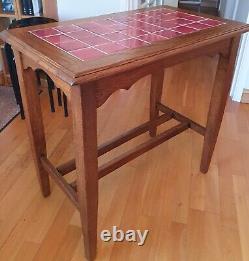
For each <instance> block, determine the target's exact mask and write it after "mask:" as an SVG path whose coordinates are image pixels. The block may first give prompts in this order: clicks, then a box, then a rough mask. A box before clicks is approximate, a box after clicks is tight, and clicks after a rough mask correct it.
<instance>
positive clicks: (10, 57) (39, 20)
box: [4, 17, 68, 119]
mask: <svg viewBox="0 0 249 261" xmlns="http://www.w3.org/2000/svg"><path fill="white" fill-rule="evenodd" d="M53 22H56V20H54V19H51V18H46V17H31V18H25V19H21V20H14V21H13V22H12V23H11V24H10V25H9V28H8V29H13V28H19V27H27V26H32V25H39V24H47V23H53ZM4 50H5V53H6V58H7V64H8V67H9V72H10V78H11V81H12V85H13V89H14V94H15V98H16V102H17V104H18V105H19V107H20V114H21V118H22V119H24V118H25V115H24V110H23V103H22V97H21V92H20V86H19V81H18V76H17V71H16V63H15V58H14V54H13V51H12V48H11V46H10V45H9V44H7V43H6V44H5V46H4ZM42 75H43V76H44V77H45V79H46V81H47V85H48V94H49V101H50V109H51V112H55V106H54V98H53V90H54V89H55V86H54V82H53V81H52V79H51V78H50V77H49V76H48V75H47V74H45V73H44V72H43V71H42V70H37V71H36V76H37V81H38V83H39V85H40V84H41V76H42ZM56 89H57V96H58V105H59V106H62V98H63V105H64V115H65V117H67V116H68V109H67V98H66V96H65V94H63V96H62V95H61V91H60V89H58V88H56Z"/></svg>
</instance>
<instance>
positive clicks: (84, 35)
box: [67, 30, 95, 40]
mask: <svg viewBox="0 0 249 261" xmlns="http://www.w3.org/2000/svg"><path fill="white" fill-rule="evenodd" d="M67 35H69V36H70V37H73V38H75V39H78V40H84V39H85V38H87V37H91V36H92V35H93V33H90V32H88V31H85V30H81V31H78V32H72V33H68V34H67ZM94 35H95V34H94Z"/></svg>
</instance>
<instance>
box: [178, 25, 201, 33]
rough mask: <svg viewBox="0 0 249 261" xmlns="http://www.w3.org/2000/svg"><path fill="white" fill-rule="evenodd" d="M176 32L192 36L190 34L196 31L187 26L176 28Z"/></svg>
mask: <svg viewBox="0 0 249 261" xmlns="http://www.w3.org/2000/svg"><path fill="white" fill-rule="evenodd" d="M174 31H176V32H179V33H182V34H190V33H193V32H196V29H194V28H190V27H187V26H179V27H176V28H174Z"/></svg>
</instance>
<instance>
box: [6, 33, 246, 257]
mask: <svg viewBox="0 0 249 261" xmlns="http://www.w3.org/2000/svg"><path fill="white" fill-rule="evenodd" d="M247 30H248V28H246V29H245V28H243V29H241V30H240V31H236V32H233V33H230V35H229V37H221V38H219V39H218V40H217V39H216V40H215V41H213V40H210V41H203V42H202V43H201V44H196V45H194V46H188V47H187V48H184V49H183V50H182V51H181V52H171V53H170V54H168V55H167V57H163V56H161V57H160V58H158V59H154V60H153V61H150V62H146V63H140V64H139V65H137V66H134V67H132V66H129V67H126V68H125V69H124V70H122V71H116V70H115V69H112V71H110V72H108V73H107V74H106V75H104V76H101V77H97V76H96V77H95V78H94V77H92V78H91V79H88V80H77V81H78V82H77V81H75V83H74V84H73V85H74V86H73V87H72V86H71V85H72V83H71V82H70V81H67V80H65V79H67V78H66V77H65V76H63V77H62V74H59V73H58V72H57V71H55V70H53V69H51V68H52V65H51V63H49V62H47V63H46V62H45V61H44V60H43V61H42V62H41V61H40V60H39V55H38V54H37V55H32V56H31V55H29V54H28V51H27V48H26V47H25V46H21V45H20V44H18V43H17V42H16V43H15V44H14V41H13V40H12V41H11V40H9V41H10V42H11V43H12V46H13V47H14V53H15V59H16V63H17V69H18V77H19V82H20V87H21V92H22V97H23V102H24V108H25V115H26V123H27V127H28V133H29V138H30V141H31V146H32V154H33V158H34V162H35V166H36V172H37V176H38V179H39V182H40V187H41V191H42V193H43V195H44V197H47V196H49V195H50V185H49V176H50V177H51V178H53V179H54V181H55V182H56V183H57V184H58V185H59V186H60V187H61V189H62V190H63V191H64V192H65V193H66V195H67V196H68V197H69V199H70V200H71V201H72V202H73V204H74V205H75V206H76V208H77V209H78V210H79V212H80V216H81V222H82V230H83V234H84V245H85V254H86V258H87V259H88V260H94V259H95V257H96V249H97V212H98V180H99V179H100V178H102V177H104V176H106V175H108V174H109V173H111V172H112V171H114V170H116V169H118V168H119V167H121V166H122V165H124V164H126V163H128V162H129V161H130V160H132V159H134V158H136V157H138V156H139V155H141V154H143V153H145V152H146V151H148V150H150V149H152V148H154V147H156V146H158V145H159V144H161V143H163V142H165V141H166V140H168V139H170V138H172V137H174V136H176V135H178V134H180V133H182V132H183V131H185V130H187V129H189V128H190V129H192V130H193V131H195V132H197V133H199V134H201V135H202V136H204V145H203V152H202V159H201V165H200V170H201V172H203V173H206V172H207V171H208V169H209V165H210V162H211V158H212V154H213V151H214V147H215V144H216V140H217V137H218V133H219V129H220V125H221V122H222V118H223V114H224V109H225V105H226V101H227V97H228V94H229V90H230V86H231V81H232V76H233V70H234V64H235V60H236V55H237V50H238V45H239V42H240V36H241V34H242V33H243V32H245V31H247ZM3 38H5V40H6V39H7V37H3ZM15 41H16V40H15ZM216 54H218V55H219V63H218V69H217V73H216V78H215V83H214V87H213V92H212V97H211V102H210V106H209V113H208V118H207V124H206V126H205V127H204V126H201V125H200V124H198V123H196V122H194V121H193V120H191V119H189V118H187V117H185V116H183V115H181V114H180V113H178V112H176V111H174V110H172V109H171V108H169V107H167V106H166V105H164V104H162V103H161V95H162V89H163V81H164V69H165V68H167V67H170V66H172V65H175V64H178V63H181V62H183V61H186V60H188V59H192V58H195V57H199V56H201V55H216ZM37 69H42V70H44V71H45V72H46V73H47V74H49V76H50V77H51V78H52V79H53V80H54V82H55V84H56V86H57V87H58V88H61V89H62V90H63V92H64V93H65V94H66V96H67V98H68V99H69V101H70V102H71V106H72V117H73V130H74V139H75V141H77V142H75V159H72V160H70V161H69V162H67V163H65V164H63V165H60V166H57V167H56V166H53V164H52V163H51V162H50V161H49V159H48V157H47V151H46V140H45V134H44V126H43V121H42V113H41V106H40V101H39V96H38V93H37V88H36V85H37V83H36V77H35V70H37ZM146 75H151V90H150V115H149V117H150V119H149V121H148V122H146V123H144V124H142V125H140V126H138V127H136V128H134V129H132V130H130V131H128V132H126V133H125V134H123V135H121V136H119V137H116V138H114V139H113V140H111V141H109V142H107V143H105V144H102V145H100V146H98V144H97V108H98V107H100V106H101V105H103V104H104V103H105V101H106V100H107V99H108V98H109V97H110V96H111V95H112V94H113V93H114V92H115V91H117V90H119V89H126V90H129V88H130V87H131V86H132V85H133V84H134V83H135V82H136V81H138V80H139V79H141V78H142V77H144V76H146ZM116 83H118V84H116ZM34 104H35V106H34ZM171 119H175V120H177V121H178V122H179V124H178V125H176V126H175V127H173V128H171V129H169V130H166V131H164V132H163V133H161V134H159V135H157V127H158V126H159V125H161V124H163V123H165V122H166V121H169V120H171ZM146 132H148V133H149V134H150V136H151V138H150V139H149V140H148V141H147V142H145V143H143V144H140V145H139V146H137V147H136V148H134V149H131V150H130V151H128V152H125V153H124V154H122V155H121V156H118V157H117V158H115V159H113V160H111V161H110V162H107V163H105V164H104V165H102V166H100V167H99V166H98V157H99V156H101V155H103V154H105V153H106V152H108V151H110V150H112V149H114V148H116V147H118V146H120V145H122V144H124V143H125V142H127V141H129V140H131V139H133V138H135V137H137V136H139V135H141V134H143V133H146ZM75 169H76V171H77V180H76V182H73V183H72V184H68V183H67V182H66V180H65V179H64V178H63V176H64V175H66V174H68V173H69V172H71V171H73V170H75Z"/></svg>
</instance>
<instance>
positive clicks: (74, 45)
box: [55, 40, 88, 51]
mask: <svg viewBox="0 0 249 261" xmlns="http://www.w3.org/2000/svg"><path fill="white" fill-rule="evenodd" d="M55 45H56V46H58V47H59V48H61V49H63V50H65V51H73V50H78V49H83V48H86V47H88V45H87V44H85V43H82V42H80V41H77V40H72V41H69V42H60V43H57V44H55Z"/></svg>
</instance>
